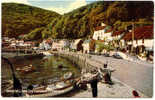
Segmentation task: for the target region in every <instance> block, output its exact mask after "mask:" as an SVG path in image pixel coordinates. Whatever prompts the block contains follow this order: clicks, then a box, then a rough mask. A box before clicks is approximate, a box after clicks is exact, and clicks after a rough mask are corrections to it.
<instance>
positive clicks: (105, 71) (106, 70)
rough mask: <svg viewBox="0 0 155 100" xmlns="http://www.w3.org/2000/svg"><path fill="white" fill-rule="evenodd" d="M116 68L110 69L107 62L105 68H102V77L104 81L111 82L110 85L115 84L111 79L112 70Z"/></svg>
mask: <svg viewBox="0 0 155 100" xmlns="http://www.w3.org/2000/svg"><path fill="white" fill-rule="evenodd" d="M112 71H114V70H110V69H109V68H107V64H104V66H103V68H100V71H99V72H100V73H102V75H101V77H102V79H103V81H104V83H106V84H109V85H113V82H112V80H111V72H112Z"/></svg>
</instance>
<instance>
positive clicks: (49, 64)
mask: <svg viewBox="0 0 155 100" xmlns="http://www.w3.org/2000/svg"><path fill="white" fill-rule="evenodd" d="M13 65H14V69H15V72H16V74H17V77H18V78H19V79H21V80H22V84H23V87H26V86H28V85H29V84H33V85H38V84H47V83H52V82H54V81H57V80H59V79H60V77H62V76H63V75H64V73H66V72H72V73H73V74H74V76H79V74H80V72H79V70H78V68H77V66H74V65H73V64H72V63H71V62H69V61H68V60H66V59H63V58H61V57H57V56H45V57H40V58H38V57H37V58H33V59H30V58H29V59H28V58H21V59H18V60H13ZM29 65H31V66H32V67H33V70H32V71H31V72H23V71H21V70H19V69H22V68H24V67H25V66H29ZM59 65H62V66H63V67H62V68H59ZM1 71H2V81H4V80H9V79H12V76H11V72H10V68H9V65H7V64H6V63H4V62H2V70H1Z"/></svg>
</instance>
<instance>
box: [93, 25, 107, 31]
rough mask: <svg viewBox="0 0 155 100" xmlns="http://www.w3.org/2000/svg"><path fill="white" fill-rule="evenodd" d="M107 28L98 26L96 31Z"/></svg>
mask: <svg viewBox="0 0 155 100" xmlns="http://www.w3.org/2000/svg"><path fill="white" fill-rule="evenodd" d="M105 28H106V26H98V27H96V28H95V31H99V30H103V29H105Z"/></svg>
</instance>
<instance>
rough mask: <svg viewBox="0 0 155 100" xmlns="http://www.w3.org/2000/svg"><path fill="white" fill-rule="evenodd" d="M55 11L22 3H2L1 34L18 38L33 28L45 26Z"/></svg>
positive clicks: (55, 15)
mask: <svg viewBox="0 0 155 100" xmlns="http://www.w3.org/2000/svg"><path fill="white" fill-rule="evenodd" d="M58 16H60V15H59V14H57V13H56V12H52V11H48V10H43V9H41V8H37V7H32V6H28V5H24V4H16V3H2V35H6V36H9V37H15V38H18V36H19V35H20V34H28V33H29V32H31V31H32V30H34V29H35V28H40V27H45V26H46V25H47V24H49V22H50V21H51V20H53V19H54V18H55V17H58Z"/></svg>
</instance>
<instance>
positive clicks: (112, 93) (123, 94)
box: [73, 78, 148, 98]
mask: <svg viewBox="0 0 155 100" xmlns="http://www.w3.org/2000/svg"><path fill="white" fill-rule="evenodd" d="M112 80H113V82H114V85H107V84H104V83H101V82H99V83H98V96H97V98H135V97H134V96H133V94H132V91H133V90H135V89H133V88H132V87H129V86H128V85H126V84H124V83H122V82H120V81H119V80H117V79H114V78H112ZM91 91H92V90H91V88H90V85H88V89H87V90H85V91H81V92H79V93H78V94H75V95H74V96H73V97H74V98H79V97H81V98H90V97H92V92H91ZM136 91H137V90H136ZM137 92H138V94H139V97H140V98H148V97H147V96H146V95H144V94H143V93H141V92H139V91H137Z"/></svg>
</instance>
